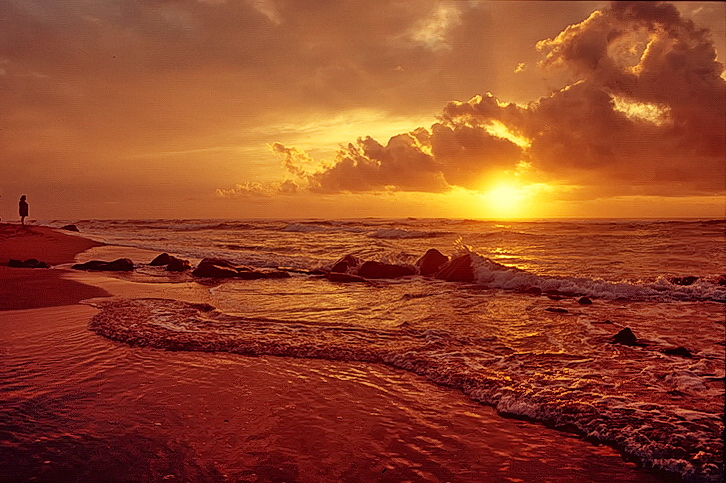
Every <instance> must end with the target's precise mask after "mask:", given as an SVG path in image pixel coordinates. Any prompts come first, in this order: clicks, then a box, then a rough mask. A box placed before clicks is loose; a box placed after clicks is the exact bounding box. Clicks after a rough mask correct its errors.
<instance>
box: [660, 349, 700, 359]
mask: <svg viewBox="0 0 726 483" xmlns="http://www.w3.org/2000/svg"><path fill="white" fill-rule="evenodd" d="M663 354H665V355H668V356H679V357H686V358H688V359H690V358H692V357H693V354H691V351H689V350H688V349H686V348H685V347H674V348H671V349H665V350H664V351H663Z"/></svg>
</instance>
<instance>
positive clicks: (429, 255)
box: [416, 248, 449, 276]
mask: <svg viewBox="0 0 726 483" xmlns="http://www.w3.org/2000/svg"><path fill="white" fill-rule="evenodd" d="M448 261H449V257H447V256H446V255H444V254H443V253H441V252H440V251H438V250H436V249H435V248H431V249H429V250H428V251H427V252H426V253H424V255H423V256H422V257H421V258H419V259H418V260H417V261H416V266H417V267H418V271H419V273H420V274H421V275H424V276H429V275H433V274H435V273H436V272H438V271H439V270H440V269H441V267H443V266H444V265H445V264H446V262H448Z"/></svg>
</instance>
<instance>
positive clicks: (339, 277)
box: [325, 272, 368, 283]
mask: <svg viewBox="0 0 726 483" xmlns="http://www.w3.org/2000/svg"><path fill="white" fill-rule="evenodd" d="M325 278H327V279H328V280H330V281H331V282H343V283H349V282H363V283H366V282H368V280H366V279H365V278H363V277H359V276H357V275H351V274H349V273H339V272H330V273H328V274H327V275H325Z"/></svg>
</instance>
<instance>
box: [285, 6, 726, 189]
mask: <svg viewBox="0 0 726 483" xmlns="http://www.w3.org/2000/svg"><path fill="white" fill-rule="evenodd" d="M446 18H448V17H446ZM537 49H538V50H539V51H540V52H541V53H542V55H543V59H542V60H541V62H540V65H539V67H540V69H542V70H544V71H551V70H556V71H564V72H567V73H568V75H569V76H570V81H569V83H568V84H567V85H565V86H564V87H563V88H561V89H557V90H555V91H553V92H552V93H551V94H550V95H548V96H545V97H542V98H540V99H538V100H536V101H533V102H530V103H528V104H526V105H517V104H514V103H506V102H502V101H500V100H499V99H497V98H496V97H495V96H494V95H493V94H491V93H486V94H485V95H483V96H474V97H472V98H471V99H470V100H468V101H466V102H460V101H452V102H449V103H448V104H447V105H446V106H445V107H444V109H443V111H442V113H441V115H440V116H439V120H438V122H436V123H434V124H433V125H432V126H430V128H428V129H425V128H419V129H417V130H416V131H413V132H409V133H405V134H400V135H397V136H393V137H392V138H391V139H390V140H389V141H388V143H387V144H385V145H384V144H381V143H379V142H378V141H376V140H374V139H372V138H370V137H362V138H359V139H358V140H357V141H356V142H355V143H350V144H348V145H345V146H343V147H341V148H340V150H339V152H338V153H337V156H336V157H335V159H334V160H333V162H332V163H329V164H328V165H324V166H323V165H321V166H319V168H318V170H317V171H314V172H304V173H303V172H296V171H295V170H296V169H297V168H293V167H292V166H293V164H294V163H292V162H290V163H289V165H288V170H290V171H291V172H292V173H293V174H296V175H297V176H298V177H299V178H301V179H305V184H306V185H307V186H308V187H309V189H312V190H320V191H325V192H336V191H354V192H355V191H375V190H403V191H425V192H441V191H445V190H447V189H451V188H452V187H464V188H468V189H480V188H481V187H482V180H485V179H486V178H487V176H490V175H491V174H492V173H496V172H503V171H507V172H513V170H515V169H516V166H517V165H518V164H519V163H521V162H522V161H526V162H527V163H529V165H531V166H532V167H533V170H534V171H535V172H537V173H538V175H539V176H540V178H542V177H544V178H546V179H547V180H549V181H551V182H552V183H559V184H562V185H563V186H564V185H567V186H577V185H580V186H584V187H588V186H589V187H590V189H583V190H576V191H578V193H580V195H579V196H587V195H586V193H590V196H592V197H598V196H605V195H607V194H610V195H639V196H642V195H665V196H678V195H681V196H689V195H709V194H717V193H723V192H724V189H725V187H726V185H725V182H726V181H725V179H724V165H723V160H724V152H725V151H726V143H725V142H724V136H725V134H724V133H725V132H726V126H725V125H724V118H725V116H724V112H726V81H724V79H723V77H721V75H722V73H723V70H724V68H723V65H722V64H721V63H720V62H718V61H717V55H716V49H715V47H714V43H713V40H712V38H711V34H710V32H709V30H708V29H705V28H700V27H698V26H696V25H695V24H694V23H693V22H692V21H691V20H688V19H685V18H683V17H682V16H681V14H680V13H679V11H678V9H676V8H675V7H674V6H673V5H671V4H668V3H664V2H613V3H612V4H611V5H610V6H608V7H605V8H602V9H601V10H597V11H595V12H593V13H592V14H591V15H590V16H589V17H588V18H586V19H585V20H583V21H582V22H580V23H577V24H573V25H570V26H568V27H567V28H565V29H564V30H563V31H562V32H560V33H559V34H558V35H557V36H555V37H553V38H549V39H545V40H542V41H541V42H539V43H538V44H537ZM285 149H288V150H289V149H291V148H285ZM287 152H288V151H286V153H287ZM286 155H287V154H286ZM295 155H296V156H298V157H299V156H300V153H295ZM290 159H292V158H290ZM311 161H312V160H311V159H307V162H308V163H310V162H311Z"/></svg>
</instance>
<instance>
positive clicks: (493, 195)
mask: <svg viewBox="0 0 726 483" xmlns="http://www.w3.org/2000/svg"><path fill="white" fill-rule="evenodd" d="M526 198H527V193H526V192H525V191H524V190H523V189H522V188H519V187H517V186H515V185H513V184H498V185H495V186H494V187H492V188H490V189H489V190H487V191H485V192H484V194H483V202H484V208H485V210H486V212H487V214H488V216H489V217H491V218H518V217H521V216H523V214H524V211H526V206H525V205H526V203H525V200H526Z"/></svg>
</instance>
